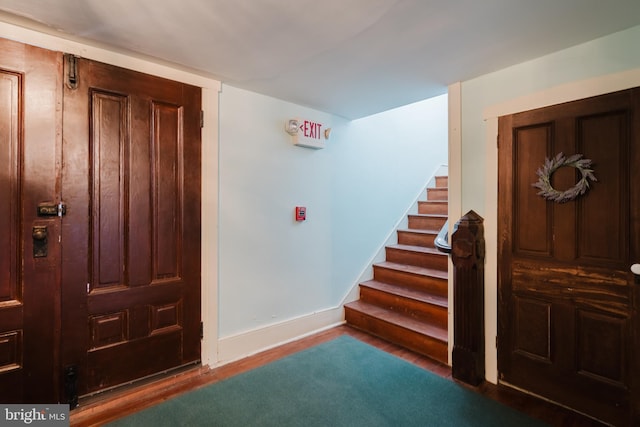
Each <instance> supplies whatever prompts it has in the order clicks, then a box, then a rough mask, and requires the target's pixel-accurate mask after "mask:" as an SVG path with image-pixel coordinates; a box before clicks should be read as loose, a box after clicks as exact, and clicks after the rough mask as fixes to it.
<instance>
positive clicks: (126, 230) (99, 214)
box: [62, 59, 200, 395]
mask: <svg viewBox="0 0 640 427" xmlns="http://www.w3.org/2000/svg"><path fill="white" fill-rule="evenodd" d="M77 75H78V76H79V83H78V86H77V88H75V89H71V88H69V87H67V88H65V91H64V117H65V120H64V136H65V137H64V145H63V155H64V166H63V178H62V194H63V197H64V198H65V202H66V203H67V206H68V208H67V215H66V216H65V217H64V218H63V225H62V241H63V262H62V286H63V288H62V297H63V300H62V303H63V306H62V326H63V330H64V331H65V334H64V335H63V337H62V354H63V364H64V366H65V367H66V366H73V367H76V369H77V372H78V393H79V394H80V395H82V394H86V393H90V392H93V391H96V390H100V389H104V388H106V387H111V386H115V385H118V384H121V383H124V382H127V381H130V380H132V379H136V378H140V377H143V376H146V375H149V374H153V373H156V372H159V371H163V370H166V369H169V368H173V367H177V366H181V365H184V364H187V363H191V362H196V361H198V360H199V357H200V337H199V323H200V216H199V215H200V126H199V119H200V90H199V89H198V88H195V87H191V86H188V85H184V84H181V83H177V82H172V81H167V80H163V79H159V78H156V77H151V76H148V75H143V74H140V73H135V72H132V71H127V70H123V69H120V68H116V67H112V66H108V65H105V64H100V63H96V62H92V61H88V60H83V59H78V60H77Z"/></svg>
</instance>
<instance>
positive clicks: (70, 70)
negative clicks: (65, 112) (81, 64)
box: [64, 53, 78, 89]
mask: <svg viewBox="0 0 640 427" xmlns="http://www.w3.org/2000/svg"><path fill="white" fill-rule="evenodd" d="M64 56H65V59H66V69H67V72H66V74H67V75H66V79H65V80H66V84H67V87H68V88H69V89H77V88H78V58H77V57H76V56H74V55H71V54H70V53H67V54H65V55H64Z"/></svg>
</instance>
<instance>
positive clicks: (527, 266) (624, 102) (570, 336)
mask: <svg viewBox="0 0 640 427" xmlns="http://www.w3.org/2000/svg"><path fill="white" fill-rule="evenodd" d="M639 98H640V96H639V95H638V91H637V90H629V91H624V92H618V93H614V94H609V95H604V96H601V97H596V98H590V99H587V100H582V101H576V102H572V103H567V104H563V105H559V106H553V107H548V108H544V109H540V110H534V111H530V112H525V113H520V114H514V115H511V116H506V117H501V118H500V119H499V133H500V143H499V144H500V145H499V174H500V179H499V183H500V188H499V193H498V194H499V215H498V217H499V236H500V237H499V253H498V256H499V260H500V262H499V265H500V267H499V295H500V301H499V343H500V346H499V348H498V359H499V360H498V363H499V372H500V380H501V381H502V382H505V383H509V384H513V385H515V386H518V387H520V388H523V389H526V390H529V391H532V392H534V393H536V394H539V395H542V396H544V397H547V398H549V399H551V400H554V401H557V402H559V403H562V404H564V405H567V406H570V407H573V408H575V409H578V410H580V411H582V412H585V413H588V414H590V415H593V416H595V417H598V418H600V419H603V420H605V421H608V422H612V423H615V424H621V425H625V424H628V423H630V422H631V421H630V420H631V417H632V416H633V415H632V413H633V412H634V411H635V409H634V406H635V405H637V402H636V398H635V397H634V396H636V392H635V391H634V390H635V389H636V388H637V385H636V384H635V383H634V381H635V380H634V375H633V372H637V368H638V367H637V363H636V362H635V361H634V358H633V355H634V354H636V352H637V348H636V345H637V344H634V342H636V340H637V338H636V335H637V326H635V325H636V323H637V320H638V319H637V315H636V314H635V311H634V298H637V296H636V293H637V291H636V290H635V287H634V285H633V276H632V275H631V274H630V273H629V266H630V265H631V264H633V263H634V262H637V261H634V260H637V259H638V247H637V233H638V227H639V224H638V215H637V212H638V206H634V205H632V203H633V201H634V200H635V201H636V203H637V201H638V200H639V197H638V191H639V190H638V186H637V183H638V182H640V174H639V173H638V172H637V170H636V169H637V167H636V166H637V165H638V164H640V158H639V157H638V145H639V144H638V139H637V138H638V137H637V134H636V132H637V129H636V128H637V122H638V116H637V114H638V104H639V101H638V99H639ZM634 127H635V128H634ZM560 152H562V153H565V154H566V155H567V156H570V155H572V154H575V153H580V154H583V155H584V157H585V158H588V159H591V160H593V169H594V170H595V176H596V178H597V182H594V183H592V185H591V188H590V189H589V191H588V192H587V193H586V194H585V195H583V196H581V197H578V198H577V199H575V200H573V201H569V202H566V203H555V202H552V201H547V200H545V199H544V198H542V197H541V196H539V195H538V194H537V192H538V191H539V190H538V189H537V188H534V187H533V186H532V184H533V183H535V182H536V181H537V180H538V177H537V175H536V170H537V169H538V168H539V167H541V166H542V165H543V164H544V162H545V158H552V157H554V156H555V155H556V154H557V153H560ZM578 178H579V173H578V172H577V171H576V169H574V168H571V167H563V168H560V169H558V170H557V171H556V172H555V173H554V174H553V175H552V185H553V187H554V188H556V189H562V190H564V189H568V188H570V187H573V185H575V183H576V182H577V180H578ZM632 183H636V185H635V186H634V185H633V184H632ZM634 236H635V237H634ZM634 242H636V243H635V244H634Z"/></svg>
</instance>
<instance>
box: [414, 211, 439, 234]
mask: <svg viewBox="0 0 640 427" xmlns="http://www.w3.org/2000/svg"><path fill="white" fill-rule="evenodd" d="M446 221H447V218H446V217H441V216H419V215H409V228H414V229H417V230H434V231H440V229H441V228H442V226H443V225H444V223H445V222H446Z"/></svg>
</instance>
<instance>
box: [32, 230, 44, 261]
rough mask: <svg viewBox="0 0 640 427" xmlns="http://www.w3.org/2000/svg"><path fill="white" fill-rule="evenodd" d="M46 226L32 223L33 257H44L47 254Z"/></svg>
mask: <svg viewBox="0 0 640 427" xmlns="http://www.w3.org/2000/svg"><path fill="white" fill-rule="evenodd" d="M47 234H48V232H47V226H46V225H34V226H33V230H32V236H33V257H34V258H45V257H46V256H47Z"/></svg>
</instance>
